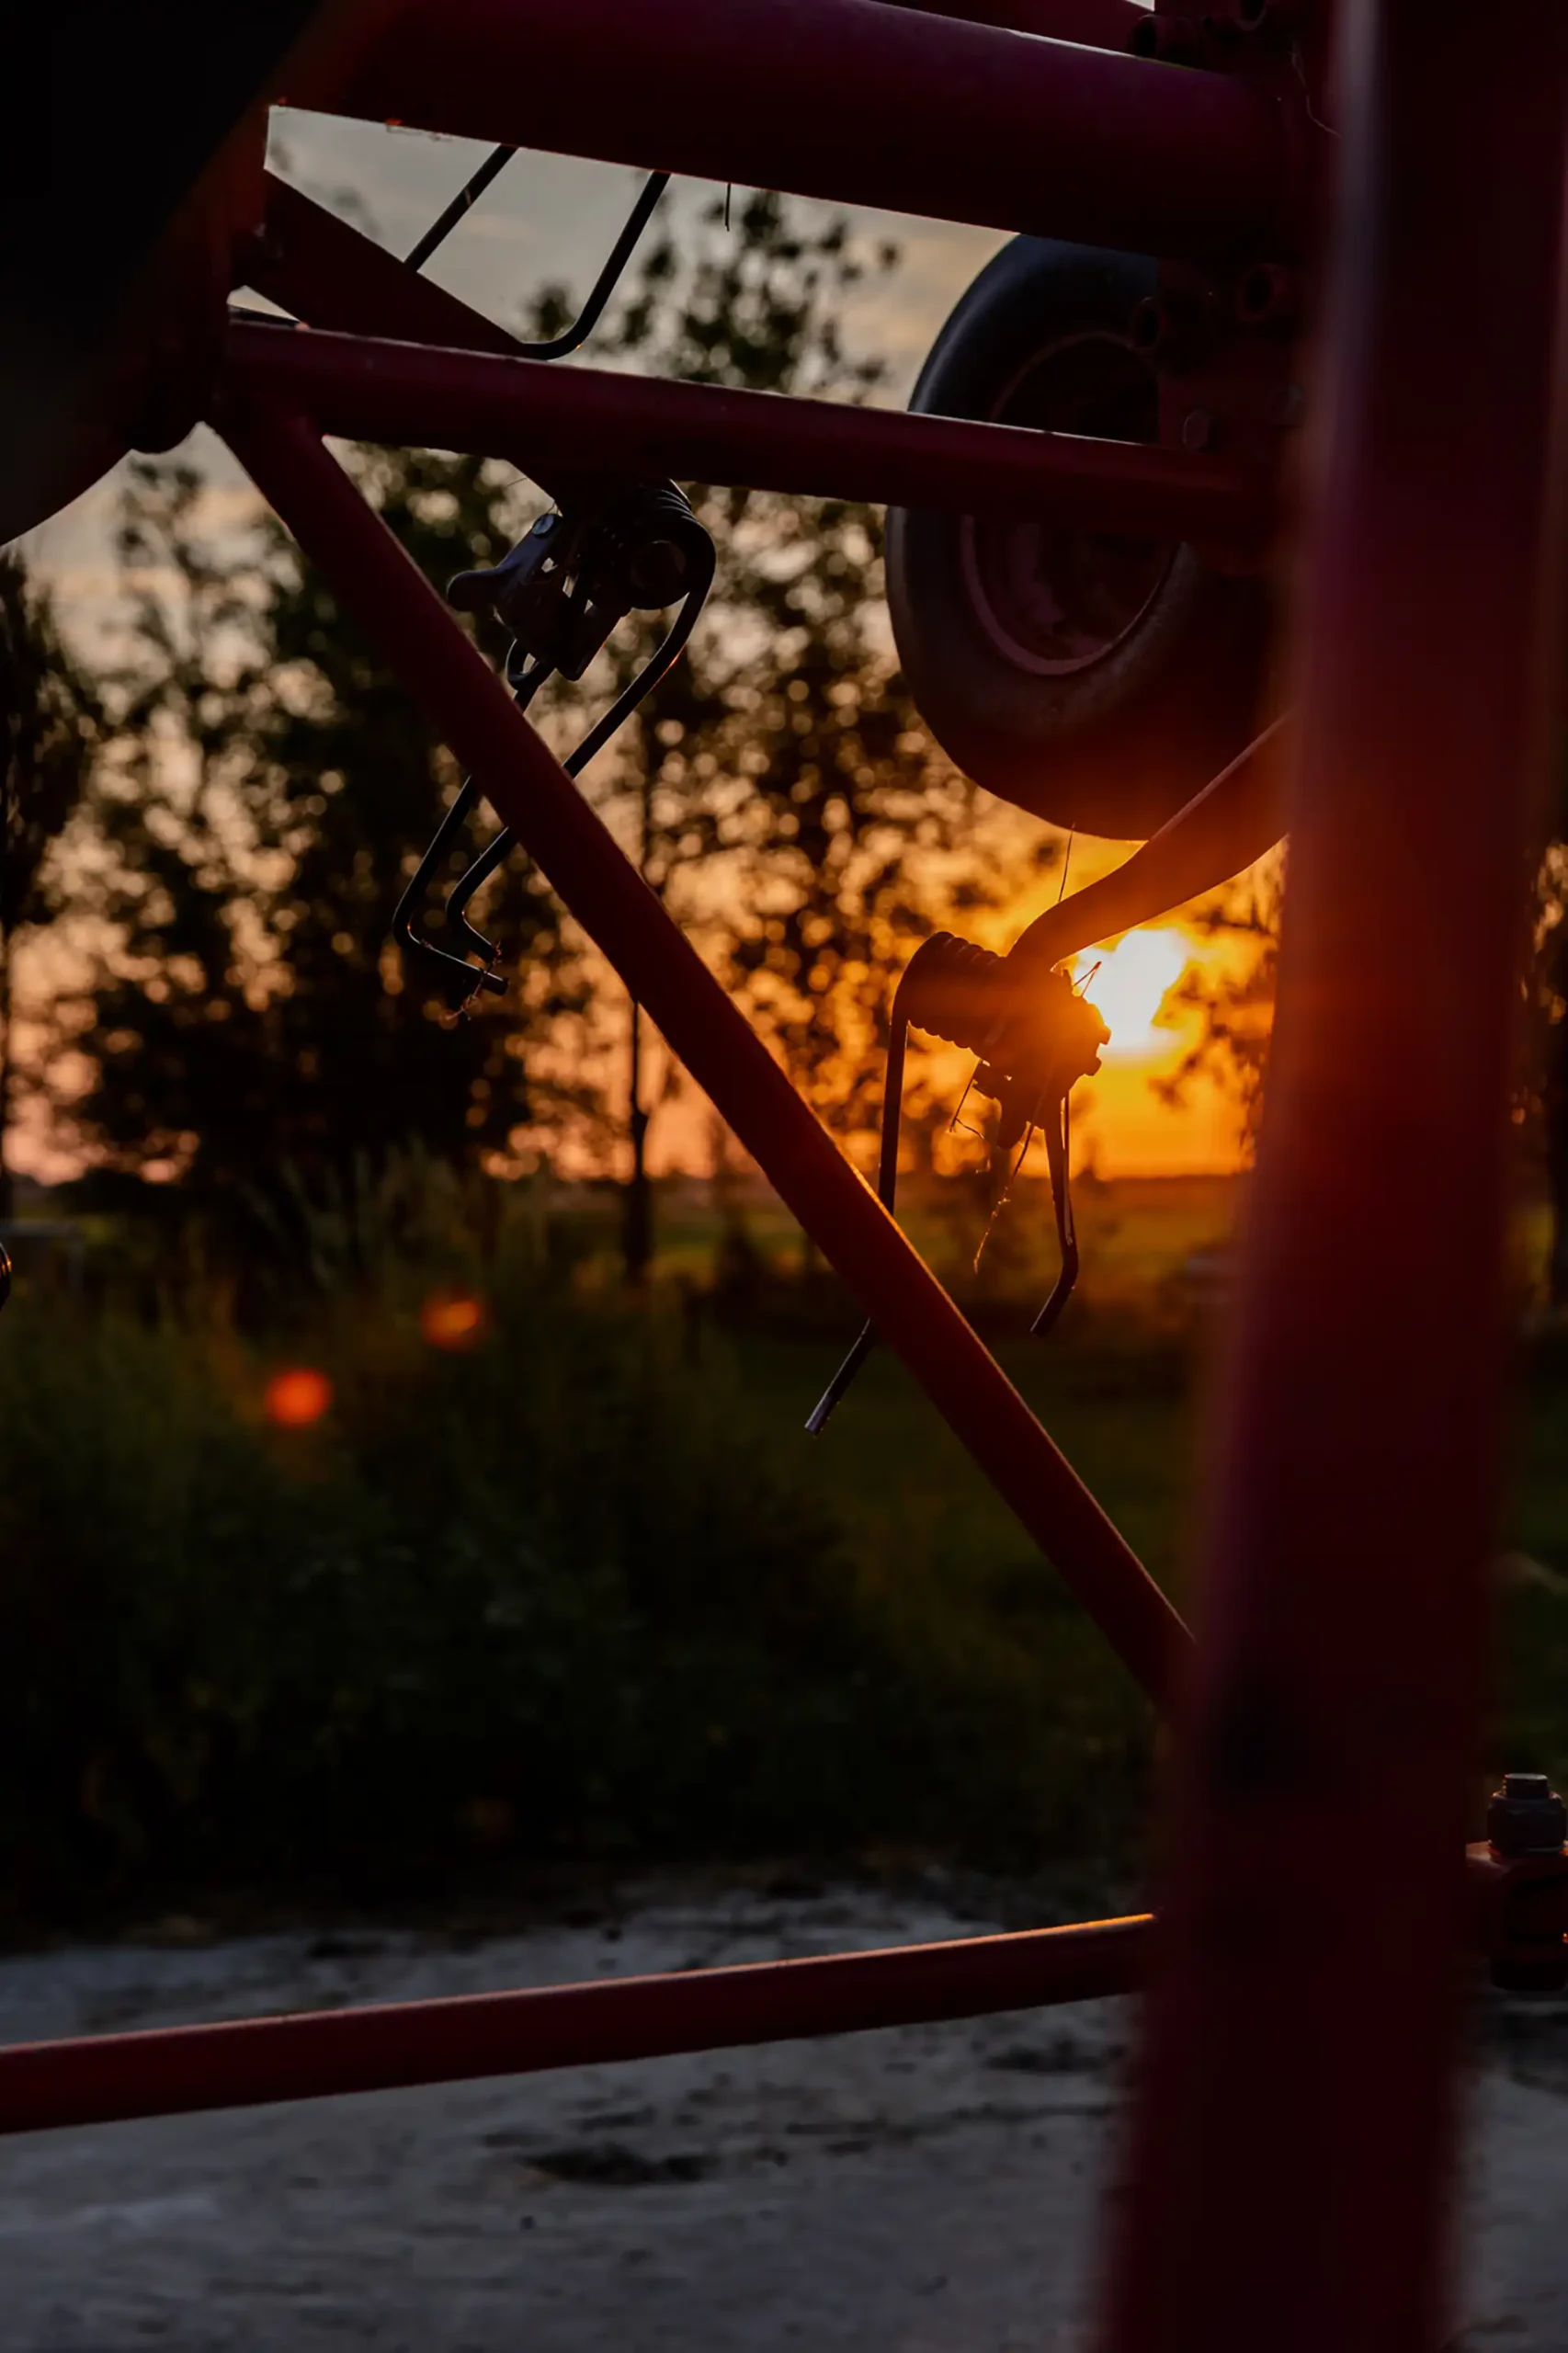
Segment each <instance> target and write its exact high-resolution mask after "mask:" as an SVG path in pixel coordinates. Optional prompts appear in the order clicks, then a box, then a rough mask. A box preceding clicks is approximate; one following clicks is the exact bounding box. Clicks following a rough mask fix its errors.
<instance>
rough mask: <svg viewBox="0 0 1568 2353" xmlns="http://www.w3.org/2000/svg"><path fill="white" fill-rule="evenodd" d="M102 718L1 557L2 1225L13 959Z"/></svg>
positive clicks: (32, 595)
mask: <svg viewBox="0 0 1568 2353" xmlns="http://www.w3.org/2000/svg"><path fill="white" fill-rule="evenodd" d="M100 718H101V712H100V710H99V705H98V700H97V694H96V692H95V689H94V688H93V686H92V684H91V683H90V682H89V680H88V678H87V676H85V672H84V670H83V669H82V667H81V665H80V664H79V663H77V662H76V661H75V660H74V658H73V657H72V656H71V655H70V654H68V653H67V651H66V649H65V647H64V645H63V644H62V641H61V637H60V632H59V631H58V629H57V628H56V626H55V620H54V612H53V608H52V606H51V602H50V600H49V598H48V597H45V596H43V595H41V594H40V593H39V592H38V591H37V590H36V589H34V588H33V587H32V586H31V585H30V584H29V582H28V576H27V572H26V569H25V567H24V565H23V563H22V562H21V559H20V558H19V557H18V556H17V555H16V554H15V553H14V552H11V551H6V550H0V1217H7V1216H9V1214H10V1177H9V1175H8V1172H7V1169H6V1133H7V1130H8V1128H9V1125H10V1117H11V1111H12V1107H13V1097H14V1093H15V1090H16V1085H17V1075H18V1073H17V1055H16V1053H15V1051H14V1043H13V1035H12V1031H13V1023H12V996H13V972H14V968H15V958H16V952H17V946H18V944H19V943H20V941H21V940H22V939H23V938H25V936H26V935H27V934H28V933H29V932H30V931H32V930H34V929H36V928H37V927H39V926H41V925H43V924H45V923H47V921H48V920H49V918H50V915H51V912H52V905H51V888H50V879H51V877H50V870H51V851H52V849H53V847H54V845H55V843H56V842H57V841H58V839H59V837H60V835H61V834H62V831H63V830H64V827H65V824H66V822H67V820H68V819H69V817H70V815H71V813H72V812H73V810H74V807H75V805H76V802H77V800H78V798H79V796H80V794H81V791H82V789H83V785H84V783H85V778H86V774H87V767H88V764H89V761H90V759H91V756H92V752H93V747H94V745H95V742H96V739H97V730H98V725H99V721H100Z"/></svg>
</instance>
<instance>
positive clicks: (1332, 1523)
mask: <svg viewBox="0 0 1568 2353" xmlns="http://www.w3.org/2000/svg"><path fill="white" fill-rule="evenodd" d="M1341 29H1342V34H1343V36H1344V38H1345V40H1346V56H1345V60H1344V64H1345V71H1344V72H1343V74H1342V75H1341V89H1342V91H1343V94H1344V98H1345V116H1344V150H1343V167H1342V168H1343V175H1344V176H1343V180H1342V185H1341V190H1340V208H1341V222H1340V236H1339V251H1338V260H1337V273H1338V274H1337V283H1336V286H1335V290H1334V302H1333V305H1332V307H1331V312H1330V317H1329V322H1328V324H1329V329H1330V341H1329V343H1328V345H1327V347H1326V349H1327V358H1328V369H1327V373H1328V378H1329V381H1328V382H1327V385H1326V386H1325V388H1324V389H1325V392H1326V397H1325V399H1324V402H1323V404H1322V413H1324V415H1327V416H1329V417H1332V418H1333V419H1335V433H1334V438H1333V442H1332V446H1330V447H1329V448H1327V449H1325V450H1324V452H1323V459H1324V465H1323V473H1322V480H1321V483H1320V485H1319V506H1318V510H1317V516H1316V522H1315V544H1314V546H1313V548H1312V558H1311V564H1310V569H1309V573H1308V576H1307V580H1306V584H1305V597H1304V628H1305V661H1304V665H1303V668H1304V676H1303V678H1302V686H1303V688H1304V692H1303V695H1302V699H1301V736H1300V752H1299V767H1298V776H1297V781H1296V790H1295V796H1294V803H1293V823H1292V825H1291V834H1290V840H1291V849H1290V885H1289V893H1288V898H1287V904H1286V907H1285V923H1284V936H1283V942H1282V948H1281V962H1280V985H1279V998H1278V1023H1277V1027H1276V1030H1275V1042H1274V1048H1273V1058H1272V1068H1271V1071H1270V1075H1269V1089H1268V1098H1267V1113H1266V1117H1265V1120H1264V1127H1263V1134H1262V1140H1261V1147H1260V1152H1259V1157H1258V1165H1257V1170H1256V1176H1255V1178H1254V1182H1253V1189H1252V1195H1251V1199H1250V1203H1249V1230H1248V1233H1247V1236H1246V1242H1245V1249H1244V1265H1243V1278H1244V1281H1243V1293H1242V1301H1241V1306H1240V1311H1239V1330H1238V1333H1237V1336H1236V1338H1235V1342H1234V1346H1233V1366H1232V1369H1231V1377H1230V1381H1229V1384H1228V1403H1227V1405H1226V1409H1225V1412H1224V1414H1223V1416H1222V1420H1221V1450H1220V1461H1219V1465H1218V1474H1219V1475H1218V1480H1217V1484H1216V1497H1215V1503H1214V1508H1213V1527H1212V1531H1211V1539H1210V1551H1209V1559H1208V1570H1207V1581H1206V1584H1205V1586H1204V1587H1203V1589H1202V1608H1203V1617H1202V1621H1201V1636H1200V1641H1199V1646H1198V1650H1197V1653H1196V1669H1195V1681H1196V1689H1195V1691H1194V1694H1193V1707H1192V1716H1191V1728H1190V1733H1189V1736H1188V1738H1187V1741H1186V1743H1185V1745H1182V1746H1181V1747H1179V1748H1178V1751H1177V1754H1178V1756H1179V1757H1180V1758H1181V1759H1182V1764H1181V1769H1180V1773H1179V1776H1178V1796H1179V1803H1178V1808H1177V1816H1178V1823H1177V1826H1178V1837H1177V1849H1176V1851H1177V1871H1176V1880H1175V1883H1174V1888H1173V1894H1172V1901H1171V1907H1170V1911H1169V1915H1168V1929H1167V1928H1165V1927H1163V1929H1162V1955H1163V1956H1165V1961H1164V1969H1163V1983H1162V1984H1160V1985H1159V1986H1158V1987H1157V1989H1156V1992H1155V1995H1154V1996H1153V2002H1152V2005H1151V2007H1152V2012H1153V2016H1152V2020H1151V2052H1150V2060H1149V2064H1148V2067H1147V2069H1146V2071H1145V2075H1144V2078H1143V2081H1144V2087H1145V2088H1144V2093H1143V2102H1142V2114H1141V2117H1140V2120H1139V2125H1138V2130H1137V2133H1136V2136H1135V2140H1134V2145H1133V2150H1132V2198H1131V2204H1130V2207H1129V2208H1128V2209H1127V2210H1126V2211H1127V2221H1126V2223H1125V2226H1124V2228H1123V2229H1122V2231H1121V2233H1120V2238H1119V2245H1114V2246H1113V2248H1112V2256H1111V2265H1110V2276H1111V2281H1112V2288H1113V2293H1112V2299H1111V2321H1110V2326H1109V2329H1108V2336H1107V2338H1106V2339H1105V2340H1104V2341H1106V2342H1108V2344H1109V2346H1111V2347H1114V2348H1115V2353H1198V2348H1202V2353H1244V2348H1245V2353H1258V2348H1260V2347H1264V2346H1267V2347H1268V2348H1269V2353H1324V2348H1326V2347H1333V2348H1334V2353H1433V2348H1434V2347H1437V2345H1438V2344H1439V2343H1440V2342H1443V2341H1446V2339H1447V2337H1448V2335H1449V2326H1448V2325H1446V2314H1445V2311H1444V2305H1445V2301H1446V2293H1447V2288H1448V2281H1447V2279H1446V2277H1445V2272H1446V2263H1445V2258H1444V2222H1445V2221H1446V2208H1447V2203H1448V2199H1449V2190H1450V2177H1451V2170H1452V2160H1453V2145H1454V2113H1453V2111H1454V2097H1453V2062H1454V2055H1455V2041H1456V2035H1457V2029H1458V2018H1457V2010H1458V1999H1459V1995H1460V1985H1461V1983H1462V1979H1461V1974H1460V1971H1459V1970H1458V1969H1457V1967H1456V1956H1457V1952H1458V1949H1459V1947H1460V1939H1461V1936H1462V1934H1463V1906H1464V1902H1465V1887H1464V1881H1463V1878H1462V1875H1461V1872H1460V1868H1459V1856H1460V1847H1461V1842H1462V1840H1463V1837H1464V1833H1465V1820H1466V1814H1467V1811H1468V1800H1469V1797H1470V1792H1471V1787H1472V1786H1473V1785H1472V1784H1471V1779H1470V1777H1471V1768H1472V1761H1473V1758H1474V1755H1475V1749H1476V1745H1477V1733H1478V1730H1479V1722H1480V1707H1479V1700H1480V1691H1479V1685H1480V1681H1481V1677H1482V1674H1483V1662H1484V1659H1485V1656H1486V1653H1487V1649H1488V1643H1487V1636H1486V1607H1485V1605H1486V1598H1487V1595H1486V1586H1487V1576H1486V1563H1487V1559H1488V1555H1489V1552H1490V1551H1491V1547H1492V1543H1493V1540H1494V1484H1495V1481H1494V1472H1495V1462H1496V1449H1495V1442H1494V1441H1495V1426H1496V1421H1497V1415H1498V1391H1499V1387H1500V1381H1499V1373H1500V1359H1501V1349H1500V1347H1499V1340H1500V1336H1501V1325H1502V1261H1503V1247H1502V1245H1503V1233H1504V1214H1503V1212H1504V1201H1505V1188H1504V1183H1503V1164H1504V1152H1503V1140H1504V1137H1505V1134H1506V1118H1505V1097H1506V1074H1507V1067H1508V1051H1507V1049H1508V1031H1509V1015H1510V1006H1511V1000H1512V997H1513V994H1514V989H1515V985H1516V983H1515V974H1516V971H1517V961H1516V960H1517V954H1518V951H1519V949H1520V947H1521V944H1522V934H1523V929H1524V918H1525V912H1526V904H1525V903H1526V896H1527V893H1526V888H1525V885H1526V881H1527V877H1528V858H1527V854H1526V853H1527V839H1528V816H1529V813H1530V801H1531V798H1532V792H1533V788H1534V785H1535V783H1536V782H1537V781H1538V779H1539V774H1540V765H1541V764H1540V751H1541V748H1542V745H1541V741H1540V739H1541V736H1542V735H1543V733H1544V730H1543V729H1542V728H1541V727H1540V725H1539V724H1538V722H1539V720H1540V715H1541V713H1542V710H1543V697H1542V695H1541V692H1540V688H1541V685H1542V665H1541V663H1540V654H1541V653H1542V643H1541V640H1542V623H1543V619H1544V616H1545V611H1546V607H1547V603H1548V599H1547V598H1546V597H1545V596H1544V595H1543V593H1542V578H1543V568H1544V564H1545V563H1546V562H1547V561H1548V560H1549V559H1550V557H1551V554H1553V553H1554V552H1555V551H1554V548H1553V546H1552V542H1553V541H1554V540H1555V536H1556V529H1557V524H1558V519H1559V515H1560V509H1559V507H1558V506H1557V504H1556V501H1555V499H1554V497H1553V496H1552V494H1551V492H1552V483H1551V468H1550V465H1549V458H1550V455H1551V438H1552V432H1553V427H1554V424H1555V415H1556V408H1557V398H1556V388H1555V386H1554V381H1553V357H1554V354H1553V343H1554V335H1555V332H1556V327H1557V314H1558V302H1559V282H1560V269H1561V265H1562V245H1561V222H1562V198H1563V154H1564V133H1565V128H1568V10H1565V9H1564V8H1563V7H1562V6H1561V0H1540V5H1526V6H1517V7H1514V8H1510V9H1508V10H1506V12H1503V13H1502V14H1501V15H1498V16H1495V17H1491V18H1489V19H1487V20H1486V22H1485V23H1484V24H1482V23H1478V21H1477V20H1476V19H1475V18H1474V17H1472V16H1471V15H1470V14H1468V13H1467V12H1466V11H1464V10H1461V9H1448V8H1433V7H1431V6H1427V5H1426V0H1346V6H1345V7H1344V9H1343V11H1342V18H1341ZM1167 1938H1168V1941H1167Z"/></svg>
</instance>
